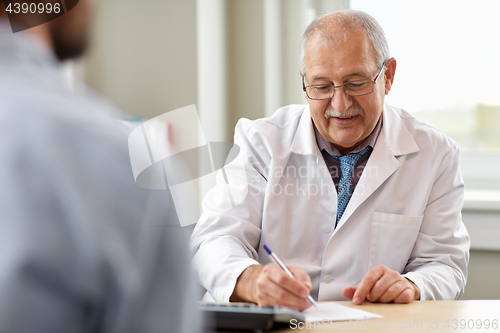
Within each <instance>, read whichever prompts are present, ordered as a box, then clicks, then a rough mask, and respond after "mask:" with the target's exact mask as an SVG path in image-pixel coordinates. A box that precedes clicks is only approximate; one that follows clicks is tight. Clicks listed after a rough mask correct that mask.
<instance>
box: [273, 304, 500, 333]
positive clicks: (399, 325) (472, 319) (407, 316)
mask: <svg viewBox="0 0 500 333" xmlns="http://www.w3.org/2000/svg"><path fill="white" fill-rule="evenodd" d="M338 303H339V304H342V305H346V306H349V307H355V305H353V304H352V302H338ZM357 308H359V309H361V310H365V311H369V312H373V313H376V314H380V315H382V316H384V318H380V319H369V320H365V321H358V322H356V321H353V322H336V323H335V322H333V323H316V328H315V329H314V323H309V327H310V329H307V323H304V326H305V327H304V329H300V330H299V329H298V328H296V329H280V330H276V331H272V332H280V333H284V332H287V333H290V332H297V331H301V332H352V333H355V332H391V331H392V332H419V333H422V332H461V333H462V332H500V300H477V301H417V302H412V303H410V304H380V303H376V304H373V303H364V304H362V305H360V306H358V307H357ZM486 320H489V329H486V328H485V324H487V323H488V322H487V321H486ZM494 321H495V322H496V325H495V326H493V322H494ZM464 324H465V325H464ZM479 324H480V325H481V328H479ZM464 326H465V327H464ZM462 327H464V328H463V329H462ZM493 327H496V328H493Z"/></svg>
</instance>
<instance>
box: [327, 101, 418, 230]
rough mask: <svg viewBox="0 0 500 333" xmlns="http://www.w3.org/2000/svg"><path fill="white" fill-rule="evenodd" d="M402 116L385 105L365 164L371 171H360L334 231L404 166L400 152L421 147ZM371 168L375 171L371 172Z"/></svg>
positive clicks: (412, 150)
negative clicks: (377, 133)
mask: <svg viewBox="0 0 500 333" xmlns="http://www.w3.org/2000/svg"><path fill="white" fill-rule="evenodd" d="M402 116H403V115H402V114H401V112H400V111H399V110H398V109H395V108H393V107H391V106H389V105H387V104H385V105H384V111H383V117H384V118H383V120H384V122H383V127H382V132H381V133H380V136H379V138H378V140H377V143H376V144H375V147H374V149H373V152H372V154H371V155H370V158H369V159H368V163H367V164H366V167H365V171H366V170H368V172H363V174H362V175H361V177H360V179H359V182H358V185H357V186H356V189H355V190H354V193H353V195H352V197H351V200H350V201H349V204H348V205H347V207H346V210H345V212H344V214H343V215H342V218H341V219H340V221H339V223H338V226H337V228H336V229H335V233H336V232H337V231H338V230H339V229H340V228H341V227H342V226H343V225H344V224H345V223H346V222H347V221H348V219H349V217H350V216H351V215H352V214H353V213H354V212H355V210H356V209H357V208H358V207H359V206H360V205H361V204H362V203H363V202H364V201H365V200H366V199H368V198H369V197H370V196H371V195H372V194H373V193H374V192H375V191H376V190H377V189H378V188H379V187H380V186H381V185H382V184H383V183H384V182H385V181H386V180H387V179H388V178H389V177H390V176H391V175H392V174H393V173H394V172H396V170H398V169H399V167H400V166H401V162H400V161H399V159H398V157H399V156H402V155H407V154H411V153H415V152H418V151H419V150H420V148H419V147H418V145H417V143H416V142H415V140H414V139H413V136H412V135H411V133H410V132H409V131H408V129H407V128H406V126H405V124H404V122H403V120H402V119H401V117H402ZM372 169H374V170H376V172H371V171H370V170H372ZM374 175H375V176H374ZM335 233H334V234H335ZM332 237H333V236H332Z"/></svg>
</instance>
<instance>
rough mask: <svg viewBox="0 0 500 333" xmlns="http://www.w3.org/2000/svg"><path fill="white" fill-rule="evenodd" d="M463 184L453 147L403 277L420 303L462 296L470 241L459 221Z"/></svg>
mask: <svg viewBox="0 0 500 333" xmlns="http://www.w3.org/2000/svg"><path fill="white" fill-rule="evenodd" d="M463 198H464V183H463V180H462V176H461V174H460V169H459V149H458V147H457V146H456V145H455V146H454V147H453V149H452V150H451V151H450V152H449V153H448V154H447V155H446V156H445V157H444V159H443V160H442V162H441V164H440V166H439V170H438V172H437V174H436V178H435V180H434V184H433V186H432V189H431V192H430V194H429V200H428V202H427V206H426V208H425V212H424V216H423V221H422V225H421V228H420V232H419V235H418V237H417V241H416V243H415V246H414V248H413V251H412V254H411V257H410V259H409V261H408V264H407V266H406V268H405V271H404V272H403V273H404V274H403V275H404V276H405V277H406V278H408V279H410V280H411V281H412V282H414V283H415V284H416V285H417V286H418V287H419V288H420V299H421V300H440V299H458V298H460V296H461V295H462V294H463V293H464V288H465V283H466V280H467V266H468V262H469V248H470V238H469V236H468V233H467V230H466V228H465V225H464V224H463V222H462V216H461V208H462V205H463Z"/></svg>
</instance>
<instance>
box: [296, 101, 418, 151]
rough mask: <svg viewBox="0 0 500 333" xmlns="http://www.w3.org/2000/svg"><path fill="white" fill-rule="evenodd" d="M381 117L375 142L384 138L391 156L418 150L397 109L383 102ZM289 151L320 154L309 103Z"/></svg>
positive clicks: (305, 107)
mask: <svg viewBox="0 0 500 333" xmlns="http://www.w3.org/2000/svg"><path fill="white" fill-rule="evenodd" d="M382 117H383V120H384V122H383V123H384V125H383V127H382V133H381V134H382V135H380V136H379V138H378V140H377V142H378V141H380V140H384V141H385V142H384V143H385V146H386V148H387V149H389V150H390V151H391V152H392V155H393V156H401V155H406V154H411V153H415V152H418V151H419V150H420V149H419V147H418V145H417V143H416V142H415V140H414V139H413V137H412V135H411V133H410V132H409V131H408V129H407V128H406V126H405V125H404V123H403V121H402V119H401V114H400V112H398V110H396V109H395V108H393V107H391V106H390V105H388V104H387V103H385V104H384V111H383V113H382ZM290 151H291V152H292V153H295V154H301V155H316V156H318V157H320V156H321V152H320V151H319V148H318V144H317V142H316V137H315V135H314V127H313V122H312V119H311V111H310V109H309V105H305V106H304V112H303V113H302V116H301V117H300V121H299V125H298V128H297V132H296V134H295V137H294V138H293V141H292V145H291V148H290Z"/></svg>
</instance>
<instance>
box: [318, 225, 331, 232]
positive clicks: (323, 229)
mask: <svg viewBox="0 0 500 333" xmlns="http://www.w3.org/2000/svg"><path fill="white" fill-rule="evenodd" d="M321 230H322V231H323V232H324V233H325V234H328V233H329V232H330V231H332V228H330V226H329V225H328V224H325V225H323V227H322V228H321Z"/></svg>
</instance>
